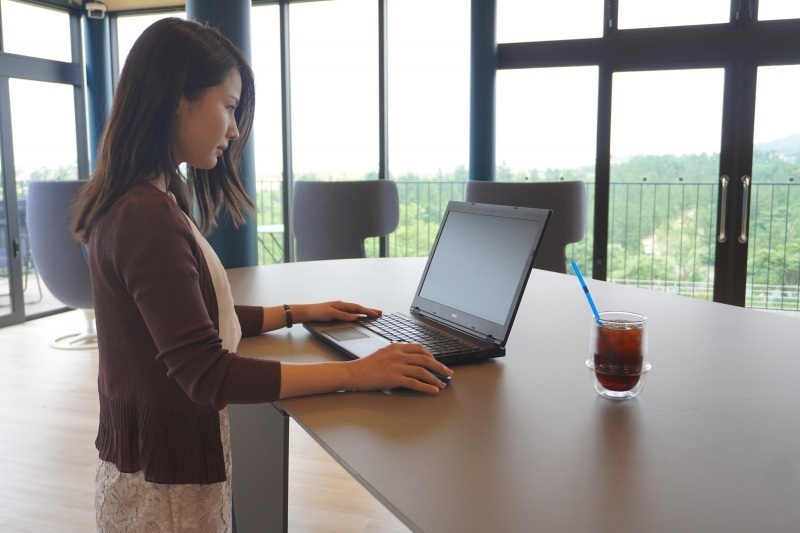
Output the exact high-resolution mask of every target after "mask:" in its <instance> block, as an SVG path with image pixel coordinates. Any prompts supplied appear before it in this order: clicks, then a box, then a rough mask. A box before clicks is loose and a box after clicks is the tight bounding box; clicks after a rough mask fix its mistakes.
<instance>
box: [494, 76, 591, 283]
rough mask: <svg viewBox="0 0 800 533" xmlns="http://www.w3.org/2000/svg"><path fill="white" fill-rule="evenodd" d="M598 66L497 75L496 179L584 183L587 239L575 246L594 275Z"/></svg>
mask: <svg viewBox="0 0 800 533" xmlns="http://www.w3.org/2000/svg"><path fill="white" fill-rule="evenodd" d="M597 75H598V70H597V67H573V68H550V69H520V70H501V71H500V72H498V73H497V111H496V114H497V143H496V144H497V150H496V160H497V168H496V176H495V179H496V180H497V181H532V182H533V181H576V180H577V181H585V182H587V191H588V193H589V213H588V215H587V220H588V227H587V231H586V237H585V238H584V240H583V241H582V242H580V243H577V244H573V245H570V247H569V249H568V250H567V254H568V258H569V259H570V260H572V259H575V260H576V261H578V263H579V264H580V265H581V268H582V269H585V273H586V274H587V275H591V268H592V261H591V254H592V244H591V243H592V237H591V236H592V228H593V223H592V222H593V208H594V187H593V186H592V183H593V182H594V171H595V153H596V148H597V135H596V132H597V81H598V80H597Z"/></svg>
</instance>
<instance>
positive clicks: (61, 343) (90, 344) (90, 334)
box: [50, 309, 97, 350]
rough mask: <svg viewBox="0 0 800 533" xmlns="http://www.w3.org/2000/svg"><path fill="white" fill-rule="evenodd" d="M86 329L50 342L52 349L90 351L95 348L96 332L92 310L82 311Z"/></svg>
mask: <svg viewBox="0 0 800 533" xmlns="http://www.w3.org/2000/svg"><path fill="white" fill-rule="evenodd" d="M82 311H83V315H84V317H85V318H86V328H85V329H84V330H83V332H82V333H72V334H70V335H64V336H62V337H58V338H57V339H55V340H53V341H51V342H50V346H51V347H52V348H58V349H59V350H92V349H95V348H97V330H96V329H95V326H94V309H83V310H82Z"/></svg>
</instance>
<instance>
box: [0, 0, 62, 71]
mask: <svg viewBox="0 0 800 533" xmlns="http://www.w3.org/2000/svg"><path fill="white" fill-rule="evenodd" d="M0 8H2V14H3V51H4V52H8V53H11V54H19V55H26V56H32V57H40V58H43V59H53V60H56V61H65V62H71V61H72V47H71V45H70V42H71V41H70V29H69V26H70V24H69V14H67V13H66V12H65V11H56V10H54V9H47V8H43V7H39V6H35V5H31V4H29V3H22V2H14V1H13V0H0Z"/></svg>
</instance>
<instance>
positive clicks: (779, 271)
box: [735, 65, 800, 311]
mask: <svg viewBox="0 0 800 533" xmlns="http://www.w3.org/2000/svg"><path fill="white" fill-rule="evenodd" d="M798 94H800V65H781V66H760V67H758V69H757V76H756V97H755V113H754V115H755V119H754V123H753V162H752V176H750V178H751V180H750V181H751V182H750V184H749V198H747V195H745V196H743V204H742V208H743V209H744V210H745V213H747V210H748V209H749V216H748V217H747V218H746V219H745V220H746V222H747V223H746V224H745V225H744V226H742V227H740V228H739V231H738V233H737V234H736V235H735V238H736V240H737V242H739V243H741V244H743V245H746V246H747V274H746V279H747V282H746V289H745V305H746V306H747V307H753V308H757V309H769V310H779V311H798V310H800V223H798V221H800V101H798V98H797V95H798ZM741 179H745V180H746V177H744V178H740V180H741ZM748 200H749V205H747V204H746V202H747V201H748Z"/></svg>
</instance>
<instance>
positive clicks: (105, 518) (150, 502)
mask: <svg viewBox="0 0 800 533" xmlns="http://www.w3.org/2000/svg"><path fill="white" fill-rule="evenodd" d="M219 423H220V432H221V436H222V449H223V453H224V454H225V478H226V480H225V481H223V482H222V483H210V484H207V485H177V484H176V485H164V484H159V483H150V482H149V481H145V479H144V473H142V472H141V471H140V472H136V473H134V474H124V473H122V472H120V471H119V470H117V467H116V466H115V465H114V464H113V463H109V462H106V461H101V460H99V459H98V461H97V473H96V475H95V511H96V514H97V530H98V531H100V532H101V533H107V532H108V533H111V532H134V531H135V532H147V533H150V532H152V533H169V532H174V533H178V532H181V533H229V532H230V531H232V525H231V500H232V498H231V446H230V428H229V425H228V411H227V409H223V410H222V411H220V412H219Z"/></svg>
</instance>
